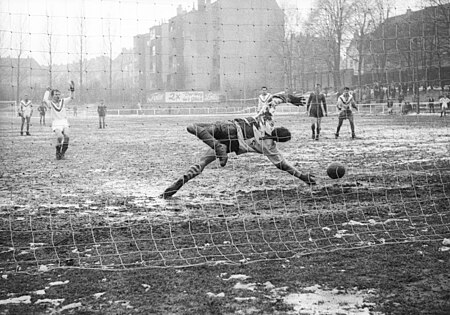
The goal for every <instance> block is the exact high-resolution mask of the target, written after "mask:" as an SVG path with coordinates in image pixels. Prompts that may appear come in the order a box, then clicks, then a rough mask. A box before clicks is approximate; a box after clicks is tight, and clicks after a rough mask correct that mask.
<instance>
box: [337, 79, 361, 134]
mask: <svg viewBox="0 0 450 315" xmlns="http://www.w3.org/2000/svg"><path fill="white" fill-rule="evenodd" d="M336 106H337V108H338V110H339V123H338V126H337V129H336V134H335V137H336V139H337V138H338V137H339V131H340V130H341V127H342V123H343V122H344V120H345V119H348V121H349V123H350V129H351V130H352V139H355V138H356V135H355V123H354V121H353V112H352V109H355V110H358V107H357V106H356V102H355V99H354V98H353V95H351V94H350V89H349V88H348V87H345V88H344V93H343V94H342V95H340V96H339V97H338V101H337V105H336Z"/></svg>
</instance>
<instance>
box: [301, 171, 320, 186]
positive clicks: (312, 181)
mask: <svg viewBox="0 0 450 315" xmlns="http://www.w3.org/2000/svg"><path fill="white" fill-rule="evenodd" d="M298 178H299V179H300V180H302V181H303V182H305V184H307V185H309V186H315V185H317V183H316V177H315V176H314V175H313V174H311V173H306V174H300V176H299V177H298Z"/></svg>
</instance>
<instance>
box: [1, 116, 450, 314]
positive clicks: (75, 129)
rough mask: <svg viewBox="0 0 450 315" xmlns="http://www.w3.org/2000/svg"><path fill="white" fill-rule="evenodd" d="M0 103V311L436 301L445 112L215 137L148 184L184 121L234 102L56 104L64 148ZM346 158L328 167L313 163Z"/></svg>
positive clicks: (356, 307)
mask: <svg viewBox="0 0 450 315" xmlns="http://www.w3.org/2000/svg"><path fill="white" fill-rule="evenodd" d="M2 115H3V116H2V117H0V123H1V124H0V150H1V169H0V171H1V176H0V182H1V190H0V268H1V271H2V279H0V284H1V285H0V314H54V313H57V314H449V313H450V302H449V301H450V275H449V272H448V270H449V269H450V256H449V255H450V210H449V209H450V118H449V117H448V116H447V117H444V118H442V117H439V114H428V113H424V114H420V115H416V114H410V115H399V114H396V115H368V114H357V115H356V117H355V125H356V134H357V139H354V140H352V139H351V133H350V130H349V125H348V121H345V122H344V125H343V128H342V130H341V133H340V136H339V138H338V139H335V136H334V133H335V129H336V126H337V116H336V114H331V115H329V117H325V118H324V119H323V126H322V132H321V138H320V140H319V141H315V140H312V139H311V129H310V121H309V119H308V118H307V117H306V116H305V115H304V114H299V113H292V114H280V115H278V116H277V117H276V124H277V125H280V126H285V127H287V128H289V129H290V131H291V132H292V140H291V141H290V142H287V143H280V144H279V148H280V151H281V152H282V153H283V155H284V156H285V158H286V159H287V160H288V161H289V162H290V163H291V164H293V165H294V166H296V167H297V168H298V169H299V170H301V171H305V172H306V171H309V172H312V173H313V174H315V175H316V179H317V182H318V184H317V185H316V186H315V187H312V188H311V187H308V186H307V185H305V184H304V183H303V182H301V181H299V180H298V179H296V178H294V177H292V176H290V175H289V174H287V173H285V172H282V171H280V170H279V169H277V168H276V167H274V166H273V165H272V164H271V163H270V161H269V160H268V159H267V158H265V157H264V156H261V155H259V154H247V155H240V156H236V155H234V154H230V155H229V160H228V163H227V165H226V166H225V167H223V168H222V167H220V165H219V164H218V162H217V163H213V164H211V165H209V166H208V167H207V168H206V169H205V171H204V172H203V173H202V174H201V175H199V176H198V177H196V178H195V179H193V180H192V181H190V182H188V183H187V184H186V185H185V186H184V187H182V188H181V190H180V191H179V192H178V193H177V194H176V195H174V196H173V197H172V198H170V199H167V200H163V199H161V198H159V194H161V193H162V191H163V190H164V189H165V188H166V187H167V186H169V185H170V184H171V183H173V182H174V181H175V180H177V179H178V178H179V177H180V176H182V175H183V173H184V172H185V171H186V170H187V169H188V168H189V166H190V165H193V164H195V163H196V162H197V161H198V160H199V158H200V156H201V155H202V154H203V153H204V152H205V150H206V146H205V144H203V143H202V142H201V141H200V140H198V139H197V138H196V137H194V136H192V135H191V134H189V133H188V132H187V131H186V126H187V125H188V124H190V123H194V122H215V121H218V120H228V119H233V118H235V117H242V116H245V115H222V116H206V115H205V116H202V115H200V116H175V115H173V116H169V115H168V116H157V117H156V116H145V115H141V116H131V115H130V116H112V115H111V116H107V117H106V124H107V126H106V128H105V129H98V122H97V118H96V117H86V116H83V115H80V116H78V117H70V122H71V137H70V146H69V150H68V151H67V153H66V159H64V160H61V161H57V160H55V148H54V138H53V135H52V132H51V129H50V127H49V126H48V125H47V126H42V125H40V124H39V119H38V118H37V117H33V119H32V126H31V128H30V133H31V136H20V118H18V117H11V115H10V113H4V114H2ZM332 162H340V163H342V164H344V165H345V168H346V174H345V176H344V177H343V178H341V179H331V178H329V177H328V176H327V174H326V168H327V166H328V165H329V164H330V163H332Z"/></svg>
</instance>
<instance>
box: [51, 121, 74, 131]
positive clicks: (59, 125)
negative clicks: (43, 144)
mask: <svg viewBox="0 0 450 315" xmlns="http://www.w3.org/2000/svg"><path fill="white" fill-rule="evenodd" d="M69 127H70V125H69V121H68V120H67V119H58V120H54V121H53V122H52V131H55V130H57V129H59V130H61V131H64V129H68V128H69Z"/></svg>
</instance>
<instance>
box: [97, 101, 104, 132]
mask: <svg viewBox="0 0 450 315" xmlns="http://www.w3.org/2000/svg"><path fill="white" fill-rule="evenodd" d="M97 112H98V125H99V129H102V128H103V129H105V127H106V124H105V117H106V105H105V102H104V100H100V104H99V105H98V108H97Z"/></svg>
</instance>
